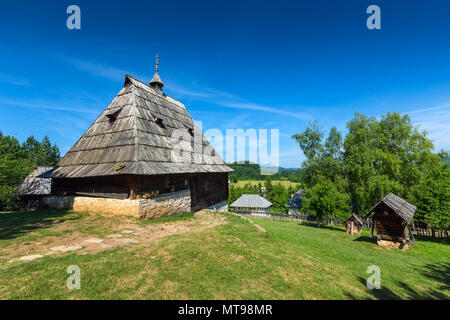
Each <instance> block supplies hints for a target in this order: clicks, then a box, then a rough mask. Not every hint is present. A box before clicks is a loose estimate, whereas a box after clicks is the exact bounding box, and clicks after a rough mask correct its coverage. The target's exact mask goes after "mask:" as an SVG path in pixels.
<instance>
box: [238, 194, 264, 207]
mask: <svg viewBox="0 0 450 320" xmlns="http://www.w3.org/2000/svg"><path fill="white" fill-rule="evenodd" d="M271 205H272V203H271V202H270V201H268V200H266V199H264V198H263V197H261V196H259V195H257V194H243V195H242V196H241V197H240V198H239V199H237V200H236V201H235V202H233V203H232V204H231V207H240V208H268V207H270V206H271Z"/></svg>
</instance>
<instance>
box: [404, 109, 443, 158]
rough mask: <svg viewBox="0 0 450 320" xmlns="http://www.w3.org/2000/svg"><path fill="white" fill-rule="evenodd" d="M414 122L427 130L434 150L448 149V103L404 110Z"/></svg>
mask: <svg viewBox="0 0 450 320" xmlns="http://www.w3.org/2000/svg"><path fill="white" fill-rule="evenodd" d="M406 113H407V114H409V115H410V116H411V119H412V120H413V122H414V123H415V124H418V125H419V126H420V128H421V129H424V130H426V131H427V132H428V136H429V138H431V139H432V140H433V142H434V146H435V150H437V151H438V150H441V149H444V150H450V125H449V124H450V104H444V105H441V106H436V107H430V108H422V109H416V110H411V111H409V112H406Z"/></svg>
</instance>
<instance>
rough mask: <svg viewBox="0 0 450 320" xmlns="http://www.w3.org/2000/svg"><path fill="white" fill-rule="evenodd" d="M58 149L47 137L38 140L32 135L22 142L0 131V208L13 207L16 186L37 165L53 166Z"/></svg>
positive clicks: (57, 159)
mask: <svg viewBox="0 0 450 320" xmlns="http://www.w3.org/2000/svg"><path fill="white" fill-rule="evenodd" d="M59 159H60V153H59V149H58V147H57V146H56V145H52V144H51V143H50V140H49V139H48V137H44V139H43V140H42V141H41V142H39V141H38V140H36V139H35V138H34V137H33V136H31V137H29V138H28V139H27V140H26V141H25V142H24V143H23V144H20V142H19V141H18V140H17V139H16V138H14V137H11V136H4V135H3V134H2V133H1V131H0V208H8V209H13V208H15V207H16V202H17V200H18V199H19V192H18V189H17V187H18V186H19V185H20V183H21V182H22V181H23V179H24V178H25V177H26V176H27V175H28V174H30V172H31V171H32V170H33V169H34V168H36V167H38V166H53V165H55V164H56V163H57V162H58V161H59Z"/></svg>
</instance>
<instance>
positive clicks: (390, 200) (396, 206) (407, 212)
mask: <svg viewBox="0 0 450 320" xmlns="http://www.w3.org/2000/svg"><path fill="white" fill-rule="evenodd" d="M383 204H384V205H386V206H388V207H389V208H391V209H392V210H393V211H394V212H395V213H396V214H398V215H399V216H400V217H401V218H402V219H403V220H405V221H406V222H407V223H410V222H411V220H412V218H413V216H414V213H415V212H416V206H414V205H412V204H411V203H409V202H407V201H405V200H403V199H402V198H400V197H398V196H396V195H395V194H393V193H389V194H388V195H387V196H385V197H384V198H383V199H381V201H380V202H378V203H377V204H376V205H375V206H374V207H373V208H372V209H370V211H369V213H367V215H366V217H368V216H370V215H371V213H372V212H374V211H375V210H376V209H377V207H378V206H380V205H383Z"/></svg>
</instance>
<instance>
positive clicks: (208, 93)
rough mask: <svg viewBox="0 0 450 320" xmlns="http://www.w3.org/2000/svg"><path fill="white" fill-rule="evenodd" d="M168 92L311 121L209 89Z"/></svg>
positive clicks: (302, 115)
mask: <svg viewBox="0 0 450 320" xmlns="http://www.w3.org/2000/svg"><path fill="white" fill-rule="evenodd" d="M170 90H171V91H172V92H174V93H176V94H179V95H182V96H188V97H191V98H194V99H197V100H201V101H204V102H208V103H211V104H215V105H219V106H222V107H225V108H233V109H246V110H255V111H263V112H267V113H272V114H279V115H283V116H287V117H292V118H296V119H300V120H311V119H312V115H311V114H309V113H303V112H296V111H291V110H289V108H288V107H281V106H278V107H277V106H265V105H261V104H257V103H252V102H248V101H245V99H243V98H241V97H239V96H237V95H235V94H232V93H228V92H223V91H219V90H215V89H211V88H201V89H199V90H193V89H186V88H183V87H181V86H179V85H174V86H171V88H170Z"/></svg>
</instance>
